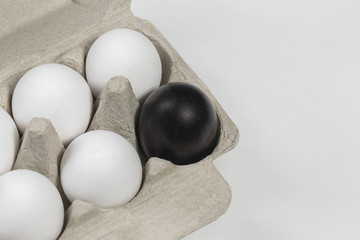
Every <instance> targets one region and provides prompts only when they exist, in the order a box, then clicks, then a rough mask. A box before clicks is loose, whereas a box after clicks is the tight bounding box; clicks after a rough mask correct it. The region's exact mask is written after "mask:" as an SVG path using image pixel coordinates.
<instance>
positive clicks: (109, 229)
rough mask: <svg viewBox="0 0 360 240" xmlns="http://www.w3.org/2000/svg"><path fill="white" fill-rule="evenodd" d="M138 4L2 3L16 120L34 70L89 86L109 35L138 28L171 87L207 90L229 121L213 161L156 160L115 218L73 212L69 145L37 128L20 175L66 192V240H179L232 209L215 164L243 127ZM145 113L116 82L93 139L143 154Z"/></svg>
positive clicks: (45, 123) (4, 78) (6, 91)
mask: <svg viewBox="0 0 360 240" xmlns="http://www.w3.org/2000/svg"><path fill="white" fill-rule="evenodd" d="M130 4H131V0H72V1H71V0H57V1H48V0H32V1H27V0H3V1H1V8H0V13H1V14H0V23H1V26H2V27H1V28H0V64H1V65H0V106H1V107H3V108H4V109H5V110H6V111H8V112H9V113H10V114H11V96H12V92H13V90H14V87H15V85H16V83H17V81H18V80H19V79H20V77H21V76H22V75H23V74H24V73H25V72H26V71H27V70H29V69H30V68H32V67H34V66H37V65H40V64H44V63H50V62H55V63H62V64H65V65H67V66H69V67H71V68H73V69H75V70H76V71H78V72H79V73H80V74H81V75H83V76H84V77H85V67H84V62H85V57H86V54H87V52H88V49H89V48H90V46H91V44H92V43H93V42H94V40H95V39H96V38H97V37H99V36H100V35H101V34H102V33H104V32H106V31H108V30H111V29H114V28H130V29H133V30H136V31H138V32H140V33H143V34H144V35H145V36H147V37H148V38H149V39H150V40H151V41H152V43H153V44H154V45H155V47H156V48H157V50H158V52H159V54H160V57H161V61H162V69H163V73H162V82H161V84H162V85H163V84H166V83H169V82H187V83H191V84H193V85H195V86H197V87H199V88H200V89H202V90H203V91H204V92H205V93H206V94H207V95H208V96H209V98H210V99H211V101H212V102H213V103H214V105H215V107H216V111H217V114H218V117H219V121H220V125H221V130H220V140H219V142H218V145H217V146H216V148H215V150H214V151H213V153H212V154H211V155H209V156H207V157H206V158H204V159H203V160H201V161H200V162H198V163H195V164H191V165H186V166H177V165H174V164H172V163H171V162H170V161H166V160H163V159H159V158H151V159H149V160H148V161H147V162H146V164H144V177H143V183H142V187H141V189H140V191H139V193H138V194H137V195H136V196H135V198H134V199H132V200H131V201H130V202H129V203H127V204H125V205H124V206H120V207H117V208H114V209H102V208H99V207H97V206H95V205H94V204H91V203H87V202H83V201H80V200H76V201H74V202H73V203H72V204H71V205H70V203H69V202H68V200H67V199H66V197H65V196H64V194H63V191H62V189H61V184H60V180H59V163H60V161H61V157H62V154H63V152H64V146H63V144H62V143H61V141H60V139H59V137H58V135H57V133H56V131H55V129H54V127H53V126H52V124H51V122H50V121H49V120H46V119H41V118H35V119H33V120H32V121H31V122H30V124H29V126H28V128H27V129H26V131H25V133H24V135H23V136H22V142H21V146H20V149H19V153H18V156H17V159H16V161H15V164H14V169H31V170H34V171H37V172H39V173H41V174H43V175H45V176H46V177H48V178H49V179H50V180H51V181H52V182H53V183H54V184H55V186H56V187H57V188H58V189H59V191H60V193H61V195H62V197H63V200H64V205H65V208H66V217H65V223H64V230H63V232H62V234H61V235H60V237H59V239H61V240H70V239H71V240H73V239H77V240H81V239H83V240H85V239H86V240H93V239H94V240H95V239H102V240H114V239H136V240H138V239H145V240H146V239H149V240H151V239H154V240H155V239H156V240H162V239H164V240H169V239H179V238H181V237H183V236H186V235H187V234H189V233H191V232H193V231H195V230H197V229H199V228H201V227H203V226H205V225H207V224H209V223H210V222H212V221H214V220H216V219H217V218H218V217H219V216H221V215H222V214H224V213H225V212H226V210H227V208H228V206H229V204H230V201H231V190H230V187H229V185H228V183H227V182H226V181H225V180H224V178H223V177H222V176H221V175H220V174H219V172H218V171H217V169H216V168H215V166H214V165H213V160H214V159H215V158H217V157H218V156H220V155H222V154H223V153H225V152H227V151H229V150H231V149H232V148H234V147H235V145H236V144H237V142H238V137H239V134H238V130H237V128H236V126H235V124H234V123H233V122H232V121H231V119H230V118H229V116H228V115H227V114H226V113H225V111H224V110H223V108H222V107H221V106H220V104H219V103H218V102H217V101H216V99H215V97H214V96H213V95H212V94H211V92H210V91H209V89H208V88H207V87H206V86H205V84H204V83H203V82H202V81H201V80H200V79H199V78H198V77H197V76H196V74H195V73H194V72H193V71H192V70H191V68H190V67H189V66H188V65H187V64H186V63H185V62H184V60H183V59H182V58H181V57H180V56H179V54H178V53H177V52H176V51H175V50H174V48H173V47H172V46H171V45H170V44H169V43H168V42H167V41H166V40H165V38H164V37H163V36H162V35H161V33H160V32H159V31H158V30H157V29H156V28H155V27H154V26H153V25H152V24H151V23H150V22H149V21H147V20H143V19H140V18H138V17H135V16H134V15H133V14H132V12H131V10H130ZM139 71H141V69H139ZM64 97H66V96H64ZM138 106H139V102H138V100H137V99H136V97H135V95H134V93H133V91H132V88H131V85H130V83H129V81H128V80H127V79H126V78H124V77H122V76H118V77H115V78H112V79H110V80H109V82H108V84H107V85H106V87H105V89H104V90H103V91H102V93H101V95H100V96H99V97H98V99H96V102H95V108H94V116H93V119H92V122H91V124H90V126H89V129H88V131H90V130H95V129H104V130H111V131H113V132H116V133H119V134H121V135H122V136H124V137H125V138H126V139H128V140H129V141H130V142H131V143H132V144H133V145H134V146H135V147H136V148H137V150H138V152H139V154H140V155H141V151H140V150H139V148H138V144H137V142H136V136H135V129H134V121H135V120H134V119H135V117H136V114H137V109H138Z"/></svg>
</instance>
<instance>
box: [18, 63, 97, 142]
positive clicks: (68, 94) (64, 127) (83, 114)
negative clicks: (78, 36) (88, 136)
mask: <svg viewBox="0 0 360 240" xmlns="http://www.w3.org/2000/svg"><path fill="white" fill-rule="evenodd" d="M92 108H93V99H92V95H91V91H90V88H89V85H88V84H87V82H86V81H85V79H84V78H83V77H82V76H81V75H80V74H79V73H78V72H76V71H75V70H73V69H72V68H69V67H67V66H64V65H61V64H54V63H50V64H43V65H40V66H37V67H34V68H32V69H31V70H29V71H28V72H27V73H25V75H24V76H22V78H21V79H20V80H19V82H18V83H17V85H16V87H15V90H14V94H13V97H12V110H13V115H14V120H15V122H16V125H17V126H18V128H19V130H20V132H22V133H24V131H25V129H26V127H27V125H28V123H29V122H30V121H31V119H33V118H34V117H43V118H47V119H49V120H50V121H51V122H52V124H53V126H54V127H55V129H56V131H57V133H58V134H59V136H60V139H61V141H62V142H63V143H64V144H65V145H66V144H68V143H69V142H70V141H71V140H73V139H74V138H75V137H77V136H79V135H80V134H82V133H84V132H85V131H86V129H87V127H88V125H89V122H90V119H91V114H92Z"/></svg>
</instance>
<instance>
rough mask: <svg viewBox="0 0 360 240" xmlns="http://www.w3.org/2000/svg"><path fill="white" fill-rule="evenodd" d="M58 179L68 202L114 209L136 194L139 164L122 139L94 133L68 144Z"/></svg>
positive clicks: (135, 153)
mask: <svg viewBox="0 0 360 240" xmlns="http://www.w3.org/2000/svg"><path fill="white" fill-rule="evenodd" d="M60 178H61V184H62V187H63V189H64V192H65V194H66V196H67V197H68V199H69V200H70V201H74V200H76V199H79V200H83V201H87V202H91V203H94V204H96V205H98V206H100V207H103V208H113V207H117V206H121V205H123V204H125V203H127V202H129V201H130V200H131V199H132V198H133V197H134V196H135V195H136V193H137V192H138V191H139V188H140V185H141V180H142V165H141V161H140V158H139V156H138V154H137V152H136V151H135V149H134V147H133V146H132V145H131V144H130V143H129V142H128V141H127V140H126V139H125V138H123V137H122V136H120V135H118V134H116V133H113V132H110V131H105V130H96V131H90V132H87V133H85V134H83V135H81V136H79V137H77V138H76V139H75V140H74V141H72V142H71V143H70V145H69V146H68V148H67V149H66V151H65V153H64V155H63V158H62V161H61V171H60Z"/></svg>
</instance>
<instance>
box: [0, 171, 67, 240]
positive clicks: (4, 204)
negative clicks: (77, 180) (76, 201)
mask: <svg viewBox="0 0 360 240" xmlns="http://www.w3.org/2000/svg"><path fill="white" fill-rule="evenodd" d="M63 221H64V207H63V203H62V200H61V197H60V194H59V192H58V191H57V189H56V188H55V186H54V185H53V184H52V183H51V182H50V180H48V179H47V178H46V177H44V176H43V175H41V174H39V173H37V172H33V171H30V170H14V171H10V172H8V173H5V174H4V175H2V176H0V223H1V224H0V239H4V240H5V239H6V240H30V239H34V240H35V239H36V240H55V239H56V238H57V237H58V235H59V234H60V232H61V229H62V226H63Z"/></svg>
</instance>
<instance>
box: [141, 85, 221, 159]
mask: <svg viewBox="0 0 360 240" xmlns="http://www.w3.org/2000/svg"><path fill="white" fill-rule="evenodd" d="M137 136H138V141H139V143H140V146H141V148H142V150H143V151H144V153H145V155H146V156H147V157H148V158H150V157H160V158H163V159H166V160H169V161H171V162H173V163H174V164H177V165H185V164H191V163H196V162H198V161H200V160H201V159H203V158H204V157H206V156H208V155H209V154H211V153H212V151H213V150H214V148H215V146H216V144H217V142H218V138H219V120H218V117H217V114H216V111H215V107H214V105H213V104H212V102H211V101H210V99H209V98H208V97H207V96H206V95H205V93H203V92H202V91H201V90H200V89H199V88H197V87H195V86H193V85H191V84H187V83H168V84H166V85H163V86H161V87H160V88H158V89H157V90H155V91H154V92H152V93H151V94H150V95H149V96H148V97H147V99H146V100H145V102H144V104H143V106H142V108H141V110H140V112H139V118H138V121H137Z"/></svg>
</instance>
